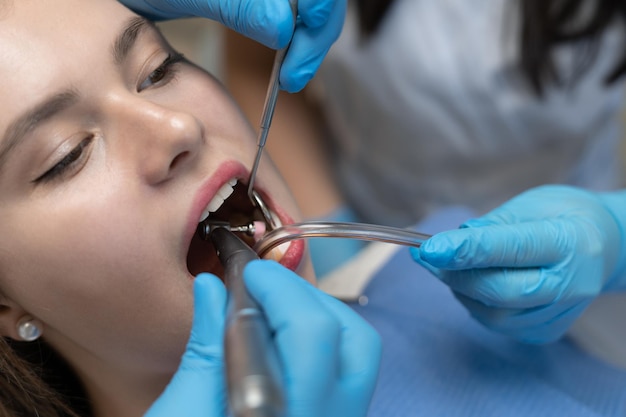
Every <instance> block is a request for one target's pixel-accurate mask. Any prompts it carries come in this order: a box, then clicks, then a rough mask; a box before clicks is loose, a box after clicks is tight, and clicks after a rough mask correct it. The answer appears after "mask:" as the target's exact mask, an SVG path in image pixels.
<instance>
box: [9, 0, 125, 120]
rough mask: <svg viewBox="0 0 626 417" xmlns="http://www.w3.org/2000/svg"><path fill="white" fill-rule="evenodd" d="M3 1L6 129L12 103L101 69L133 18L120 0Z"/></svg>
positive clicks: (57, 87)
mask: <svg viewBox="0 0 626 417" xmlns="http://www.w3.org/2000/svg"><path fill="white" fill-rule="evenodd" d="M0 5H1V6H0V97H2V98H1V99H0V125H1V126H0V130H1V129H2V127H4V126H6V124H5V122H6V119H5V116H8V115H7V111H9V112H11V107H10V106H16V105H18V106H19V103H23V102H25V101H28V102H32V101H34V100H36V99H37V98H40V97H44V96H47V95H48V94H50V93H51V92H52V91H54V90H56V89H59V88H63V87H68V84H69V85H71V83H72V82H73V81H75V80H76V79H77V77H80V76H86V75H87V74H88V72H89V71H88V69H91V68H93V69H94V70H97V68H98V67H99V65H100V64H99V62H100V61H103V60H104V59H106V58H108V57H109V56H110V50H111V43H112V42H113V39H115V37H116V36H117V34H118V32H119V31H120V30H121V28H122V26H123V25H124V24H125V23H126V22H127V21H128V19H129V18H130V17H131V16H133V15H132V13H131V12H130V11H129V10H127V9H126V8H125V7H123V6H122V5H121V4H119V3H118V2H117V1H115V0H52V1H51V0H12V1H10V2H9V3H7V2H6V0H0ZM24 104H26V103H24ZM3 119H5V120H3Z"/></svg>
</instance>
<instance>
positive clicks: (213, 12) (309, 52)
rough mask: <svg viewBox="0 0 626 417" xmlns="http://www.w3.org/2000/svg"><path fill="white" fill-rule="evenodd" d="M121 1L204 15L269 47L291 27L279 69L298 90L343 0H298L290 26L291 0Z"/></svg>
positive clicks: (163, 12)
mask: <svg viewBox="0 0 626 417" xmlns="http://www.w3.org/2000/svg"><path fill="white" fill-rule="evenodd" d="M120 1H121V3H123V4H125V5H126V6H128V7H130V8H131V9H133V10H135V11H137V12H138V13H140V14H143V15H144V16H147V17H150V18H153V19H173V18H177V17H188V16H202V17H207V18H209V19H212V20H216V21H218V22H221V23H222V24H224V25H225V26H227V27H229V28H231V29H233V30H235V31H237V32H239V33H241V34H242V35H245V36H247V37H249V38H252V39H254V40H255V41H257V42H260V43H262V44H263V45H265V46H267V47H270V48H273V49H280V48H283V47H285V46H286V45H287V43H288V42H289V39H291V35H292V33H293V40H292V42H291V46H290V48H289V52H288V53H287V56H286V57H285V61H284V62H283V66H282V68H281V71H280V86H281V88H282V89H284V90H286V91H289V92H295V91H299V90H301V89H302V88H303V87H304V86H305V85H306V83H307V82H309V80H310V79H311V78H312V77H313V75H315V73H316V72H317V69H318V67H319V66H320V64H321V63H322V60H323V59H324V57H325V56H326V53H327V52H328V50H329V49H330V46H331V45H332V44H333V42H335V40H337V38H338V37H339V33H340V32H341V28H342V27H343V21H344V18H345V13H346V0H299V2H298V20H297V23H296V28H295V32H294V30H293V29H294V27H293V25H294V22H293V18H292V13H291V8H290V6H289V0H120Z"/></svg>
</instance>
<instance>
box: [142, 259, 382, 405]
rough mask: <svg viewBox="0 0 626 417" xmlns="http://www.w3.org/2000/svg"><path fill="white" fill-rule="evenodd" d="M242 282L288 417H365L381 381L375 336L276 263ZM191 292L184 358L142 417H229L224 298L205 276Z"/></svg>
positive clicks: (255, 265) (258, 266)
mask: <svg viewBox="0 0 626 417" xmlns="http://www.w3.org/2000/svg"><path fill="white" fill-rule="evenodd" d="M244 279H245V281H246V285H247V286H248V290H249V292H250V294H251V295H252V297H254V298H255V299H256V300H257V302H258V303H259V304H260V305H261V306H262V308H263V309H264V311H265V314H266V315H267V317H268V320H269V324H270V327H271V328H272V330H273V331H274V333H275V336H274V340H275V343H276V347H277V350H278V356H279V360H280V361H281V365H282V372H283V377H284V387H285V395H286V400H287V416H288V417H362V416H365V415H366V414H367V408H368V406H369V401H370V398H371V396H372V393H373V390H374V386H375V383H376V378H377V376H378V366H379V362H380V350H381V345H380V339H379V336H378V334H377V333H376V332H375V331H374V330H373V329H372V328H371V327H370V326H369V325H368V324H367V323H366V322H365V321H364V320H363V319H362V318H361V317H359V316H358V315H357V314H356V313H355V312H354V311H352V310H351V309H350V308H349V307H347V306H345V305H344V304H343V303H341V302H340V301H338V300H336V299H334V298H332V297H330V296H328V295H326V294H324V293H322V292H321V291H319V290H317V289H316V288H315V287H313V286H312V285H310V284H308V283H307V282H306V281H304V280H302V279H301V278H300V277H298V276H297V275H296V274H295V273H293V272H291V271H289V270H288V269H286V268H284V267H282V266H280V265H279V264H277V263H275V262H272V261H254V262H251V263H250V264H248V265H247V266H246V268H245V270H244ZM194 286H195V297H196V306H195V311H194V324H193V328H192V333H191V338H190V341H189V344H188V346H187V351H186V353H185V355H184V356H183V360H182V362H181V365H180V368H179V370H178V372H177V373H176V374H175V376H174V378H173V379H172V381H171V382H170V384H169V385H168V387H167V388H166V390H165V392H164V393H163V394H162V395H161V397H159V399H157V401H156V402H155V403H154V404H153V405H152V407H151V408H150V409H149V410H148V412H147V413H146V414H145V417H171V416H175V415H181V416H185V417H193V416H198V417H200V416H203V417H204V416H213V417H225V416H226V412H225V410H226V407H227V406H226V403H225V400H226V399H225V383H224V373H223V372H224V369H223V366H224V364H223V355H222V353H223V352H222V343H223V341H222V338H223V320H224V306H225V298H226V296H225V291H224V287H223V286H222V285H221V283H220V282H219V280H217V278H215V277H214V276H212V275H210V274H200V275H199V276H198V277H197V278H196V281H195V284H194Z"/></svg>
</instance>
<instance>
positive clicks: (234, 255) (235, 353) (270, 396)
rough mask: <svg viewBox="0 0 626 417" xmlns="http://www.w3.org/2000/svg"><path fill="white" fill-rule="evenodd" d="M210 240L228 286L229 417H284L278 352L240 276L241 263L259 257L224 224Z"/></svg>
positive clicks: (258, 309) (241, 270)
mask: <svg viewBox="0 0 626 417" xmlns="http://www.w3.org/2000/svg"><path fill="white" fill-rule="evenodd" d="M210 239H211V241H212V242H213V246H215V249H216V250H217V256H218V258H219V260H220V262H221V263H222V265H223V266H224V281H225V283H226V287H227V288H228V290H229V299H228V310H227V315H226V329H225V334H224V356H225V360H226V383H227V389H228V403H229V407H230V410H231V413H232V416H233V417H282V416H284V412H285V400H284V394H283V387H282V383H281V380H282V375H281V372H280V363H279V361H278V354H277V352H276V348H275V346H274V344H273V343H272V337H271V331H270V328H269V325H268V323H267V320H266V318H265V315H264V314H263V311H262V309H261V307H260V306H259V305H258V304H257V303H256V301H255V300H254V299H253V298H252V297H250V295H249V294H248V290H247V289H246V286H245V283H244V281H243V269H244V267H245V266H246V264H247V263H248V262H250V261H252V260H254V259H259V257H258V256H257V254H256V253H255V252H254V251H253V250H252V249H251V248H250V247H249V246H248V245H246V244H245V243H244V242H243V241H242V240H241V239H239V238H238V237H237V236H235V235H234V234H233V233H232V232H230V231H229V230H227V229H226V228H223V227H216V228H214V229H212V230H211V234H210Z"/></svg>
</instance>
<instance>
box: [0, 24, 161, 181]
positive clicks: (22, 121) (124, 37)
mask: <svg viewBox="0 0 626 417" xmlns="http://www.w3.org/2000/svg"><path fill="white" fill-rule="evenodd" d="M152 26H154V25H153V23H152V22H150V21H149V20H147V19H145V18H143V17H139V16H135V17H132V18H131V19H129V20H128V21H127V23H126V25H125V26H124V29H123V30H122V32H121V33H120V34H119V36H118V37H117V38H116V39H115V42H114V43H113V49H112V54H113V60H114V62H115V64H116V65H120V64H122V63H123V62H124V60H126V58H127V57H128V54H129V53H130V51H131V50H132V48H133V46H134V45H135V43H136V42H137V38H138V37H139V34H140V33H141V32H142V31H143V30H144V29H146V28H148V27H152ZM78 99H79V94H78V92H77V91H76V90H74V89H71V88H70V89H66V90H63V91H61V92H57V93H55V94H52V95H51V96H48V97H46V98H45V99H44V100H43V101H41V102H40V103H38V104H35V106H33V107H32V108H30V109H29V110H26V112H24V113H23V114H22V115H20V116H18V118H17V119H16V120H14V121H13V122H12V123H11V124H9V127H8V128H7V129H6V132H5V134H4V137H3V139H2V142H1V143H0V171H1V170H2V168H3V167H4V165H5V163H6V160H7V159H8V158H9V156H10V154H11V152H12V151H13V150H14V149H15V148H17V147H18V145H19V144H20V143H22V139H23V138H24V136H25V135H27V134H28V133H29V132H31V131H33V130H34V129H35V128H37V126H39V125H40V124H41V123H43V122H45V121H47V120H50V119H51V118H53V117H54V116H56V115H57V114H59V113H61V112H62V111H64V110H66V109H68V108H69V107H71V106H73V105H75V104H76V103H77V102H78Z"/></svg>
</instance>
